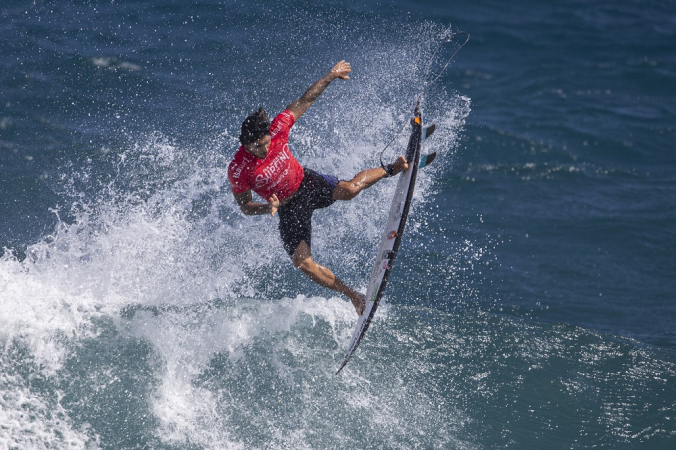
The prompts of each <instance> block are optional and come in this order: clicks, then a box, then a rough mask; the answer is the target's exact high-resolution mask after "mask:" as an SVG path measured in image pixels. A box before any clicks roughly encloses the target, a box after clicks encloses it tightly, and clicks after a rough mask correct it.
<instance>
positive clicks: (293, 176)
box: [228, 61, 408, 315]
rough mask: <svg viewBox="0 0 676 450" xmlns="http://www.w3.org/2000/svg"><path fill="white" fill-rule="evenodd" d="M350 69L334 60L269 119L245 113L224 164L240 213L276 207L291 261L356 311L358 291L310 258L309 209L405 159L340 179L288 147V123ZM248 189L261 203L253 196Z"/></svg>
mask: <svg viewBox="0 0 676 450" xmlns="http://www.w3.org/2000/svg"><path fill="white" fill-rule="evenodd" d="M351 71H352V69H351V67H350V63H348V62H345V61H341V62H339V63H338V64H336V65H335V66H334V67H333V69H331V70H330V71H329V72H328V73H327V74H326V75H324V76H323V77H321V78H320V79H319V80H318V81H317V82H315V83H314V84H313V85H312V86H310V88H309V89H308V90H307V91H306V92H305V93H304V94H303V95H302V96H301V97H300V98H299V99H298V100H296V101H295V102H293V103H291V104H290V105H289V106H287V108H286V109H285V110H284V111H283V112H281V113H280V114H279V115H277V117H275V118H274V119H273V120H272V123H270V120H269V118H268V115H267V113H266V112H265V110H264V109H263V108H259V109H258V110H257V111H254V112H253V113H251V114H250V115H249V116H248V117H247V118H246V119H245V120H244V122H242V130H241V134H240V136H239V140H240V143H241V146H240V147H239V149H238V150H237V152H236V153H235V156H234V157H233V159H232V162H231V163H230V165H229V166H228V179H229V180H230V185H231V186H232V193H233V194H234V196H235V201H236V202H237V204H238V205H239V207H240V209H241V210H242V212H243V213H244V214H246V215H258V214H268V213H269V214H270V215H272V216H274V215H275V214H276V213H277V212H279V233H280V235H281V238H282V243H283V244H284V249H285V250H286V252H287V253H288V254H289V256H290V257H291V261H292V262H293V265H294V266H295V267H296V268H298V269H300V270H301V271H302V272H303V273H304V274H305V275H307V276H308V277H309V278H310V279H311V280H312V281H314V282H315V283H318V284H319V285H321V286H324V287H326V288H329V289H332V290H334V291H336V292H339V293H341V294H343V295H345V296H346V297H348V298H349V299H350V301H351V302H352V304H353V305H354V307H355V309H356V310H357V314H359V315H361V313H362V312H363V310H364V305H365V298H364V295H363V294H360V293H359V292H357V291H355V290H354V289H352V288H350V287H349V286H347V285H346V284H345V283H343V282H342V281H341V280H340V279H339V278H338V277H336V276H335V275H334V274H333V272H331V270H330V269H329V268H327V267H324V266H322V265H320V264H318V263H317V262H315V261H314V259H313V258H312V252H311V244H312V242H311V238H312V213H313V211H314V210H315V209H319V208H326V207H327V206H329V205H331V204H333V203H334V202H335V201H336V200H352V199H353V198H354V197H356V196H357V195H358V194H359V193H360V192H361V191H363V190H364V189H366V188H368V187H370V186H373V185H374V184H375V183H377V182H378V181H380V180H382V179H383V178H386V177H389V176H393V175H396V174H398V173H399V172H401V171H403V170H406V169H407V168H408V164H407V162H406V159H405V158H404V157H403V156H400V157H399V158H397V160H396V161H395V162H394V163H393V164H389V165H387V166H385V167H376V168H373V169H366V170H363V171H361V172H359V173H358V174H356V175H355V176H354V178H352V179H351V180H349V181H346V180H338V178H336V177H334V176H332V175H325V174H321V173H318V172H315V171H314V170H312V169H308V168H304V167H302V166H301V165H300V163H299V162H298V161H297V160H296V158H294V156H293V155H292V154H291V151H290V149H289V132H290V130H291V127H292V126H293V125H294V124H295V123H296V121H297V120H298V119H299V118H300V117H301V116H302V115H303V114H304V113H305V111H307V109H308V108H309V107H310V105H312V103H314V101H315V100H316V99H317V97H319V96H320V95H321V94H322V92H324V90H325V89H326V88H327V87H328V85H329V84H331V82H332V81H334V80H336V79H339V78H340V79H342V80H349V78H350V77H349V76H348V74H349V73H350V72H351ZM252 191H253V192H255V193H256V194H258V195H259V196H260V197H261V198H263V199H265V200H266V203H260V202H256V201H254V200H253V197H252Z"/></svg>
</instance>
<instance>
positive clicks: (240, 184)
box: [228, 110, 304, 201]
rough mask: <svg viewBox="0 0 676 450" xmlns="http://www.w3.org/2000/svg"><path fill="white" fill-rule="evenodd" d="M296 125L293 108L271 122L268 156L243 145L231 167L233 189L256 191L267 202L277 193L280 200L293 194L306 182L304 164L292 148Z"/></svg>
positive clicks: (236, 191)
mask: <svg viewBox="0 0 676 450" xmlns="http://www.w3.org/2000/svg"><path fill="white" fill-rule="evenodd" d="M293 124H294V119H293V115H292V114H291V112H290V111H289V110H286V111H284V112H282V113H280V114H279V115H278V116H277V117H275V118H274V120H273V121H272V124H270V149H269V150H268V155H267V156H266V157H265V159H258V158H256V157H255V156H254V155H252V154H250V153H248V152H247V151H246V150H244V146H243V145H242V146H240V147H239V149H238V150H237V152H236V153H235V156H234V157H233V159H232V162H231V163H230V165H229V166H228V179H229V180H230V185H231V186H232V192H234V193H235V194H241V193H243V192H246V191H248V190H249V189H253V191H254V192H255V193H256V194H258V195H260V196H261V197H262V198H264V199H265V200H266V201H267V200H268V199H269V198H270V197H271V196H272V194H276V195H277V198H279V200H280V201H281V200H284V199H287V198H289V197H291V196H292V195H293V194H294V193H295V192H296V191H297V190H298V187H299V186H300V183H301V181H303V176H304V173H303V167H302V166H301V165H300V163H299V162H298V161H297V160H296V158H294V157H293V155H292V154H291V151H290V150H289V131H290V130H291V127H292V126H293Z"/></svg>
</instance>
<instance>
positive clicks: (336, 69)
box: [329, 61, 352, 80]
mask: <svg viewBox="0 0 676 450" xmlns="http://www.w3.org/2000/svg"><path fill="white" fill-rule="evenodd" d="M350 72H352V67H351V66H350V63H349V62H345V61H341V62H339V63H338V64H336V65H335V66H333V69H331V72H329V73H330V74H331V75H332V76H333V79H334V80H335V79H336V78H340V79H341V80H349V79H350V77H348V76H347V74H348V73H350Z"/></svg>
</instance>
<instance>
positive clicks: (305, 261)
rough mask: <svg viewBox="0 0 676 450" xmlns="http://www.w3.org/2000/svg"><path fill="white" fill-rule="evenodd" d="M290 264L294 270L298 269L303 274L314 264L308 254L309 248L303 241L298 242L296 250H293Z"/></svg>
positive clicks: (310, 255)
mask: <svg viewBox="0 0 676 450" xmlns="http://www.w3.org/2000/svg"><path fill="white" fill-rule="evenodd" d="M291 262H292V263H293V266H294V267H295V268H296V269H300V270H301V271H303V272H305V270H307V269H309V268H310V267H311V265H312V264H313V263H314V261H313V260H312V253H311V252H310V246H309V245H307V243H306V242H305V241H300V244H298V247H296V250H294V252H293V255H291Z"/></svg>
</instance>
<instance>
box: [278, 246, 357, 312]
mask: <svg viewBox="0 0 676 450" xmlns="http://www.w3.org/2000/svg"><path fill="white" fill-rule="evenodd" d="M291 259H292V261H293V265H294V266H295V267H297V268H299V269H300V270H301V271H302V272H303V273H304V274H305V275H307V276H308V277H309V278H310V279H311V280H312V281H314V282H315V283H317V284H319V285H320V286H324V287H325V288H329V289H332V290H334V291H336V292H340V293H341V294H343V295H345V296H346V297H347V298H349V299H350V301H351V302H352V305H354V308H355V309H356V310H357V314H359V315H361V313H362V312H363V311H364V305H365V304H366V303H365V298H364V295H363V294H360V293H359V292H357V291H355V290H353V289H350V287H348V286H347V285H346V284H345V283H343V282H342V281H341V280H340V279H339V278H338V277H336V276H335V275H334V274H333V272H331V270H330V269H329V268H328V267H324V266H322V265H321V264H317V263H316V262H315V261H314V260H313V259H312V253H311V251H310V246H309V245H308V244H307V242H305V241H301V242H300V244H298V247H296V250H295V251H294V252H293V255H292V257H291Z"/></svg>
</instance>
